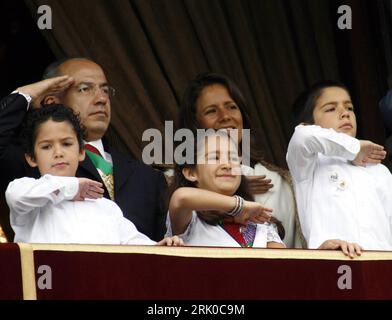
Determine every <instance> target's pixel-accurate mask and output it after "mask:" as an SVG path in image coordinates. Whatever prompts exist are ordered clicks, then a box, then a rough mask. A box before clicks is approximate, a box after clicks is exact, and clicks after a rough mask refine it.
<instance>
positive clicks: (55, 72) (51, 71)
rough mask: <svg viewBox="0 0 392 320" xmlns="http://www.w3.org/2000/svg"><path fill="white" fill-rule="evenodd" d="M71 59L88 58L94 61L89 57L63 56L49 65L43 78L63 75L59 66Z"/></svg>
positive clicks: (87, 59)
mask: <svg viewBox="0 0 392 320" xmlns="http://www.w3.org/2000/svg"><path fill="white" fill-rule="evenodd" d="M71 60H86V61H91V62H94V61H93V60H91V59H89V58H87V57H72V58H69V57H68V58H63V59H60V60H57V61H54V62H52V63H51V64H50V65H48V66H47V67H46V69H45V71H44V73H43V75H42V79H49V78H54V77H59V76H62V74H60V72H59V67H60V66H61V65H62V64H63V63H65V62H67V61H71Z"/></svg>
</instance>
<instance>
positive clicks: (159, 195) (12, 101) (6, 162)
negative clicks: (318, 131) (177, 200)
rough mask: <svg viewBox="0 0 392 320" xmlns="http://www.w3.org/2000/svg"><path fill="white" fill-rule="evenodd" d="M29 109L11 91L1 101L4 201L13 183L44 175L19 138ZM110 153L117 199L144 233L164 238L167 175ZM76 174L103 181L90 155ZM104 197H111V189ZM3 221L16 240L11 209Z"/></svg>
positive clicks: (0, 215) (1, 217) (0, 156)
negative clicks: (32, 164)
mask: <svg viewBox="0 0 392 320" xmlns="http://www.w3.org/2000/svg"><path fill="white" fill-rule="evenodd" d="M26 109H27V102H26V99H25V98H24V97H23V96H21V95H19V94H11V95H9V96H7V97H5V98H4V99H2V100H1V101H0V187H1V195H2V198H3V199H2V200H3V201H4V193H5V190H6V188H7V186H8V183H9V182H11V181H12V180H14V179H16V178H21V177H25V176H28V177H34V178H38V177H39V176H40V175H39V172H38V170H36V169H35V168H31V167H30V166H29V165H28V164H27V162H26V161H25V159H24V151H23V148H22V146H21V144H20V141H19V139H18V138H17V137H18V135H19V131H20V127H21V124H22V122H23V119H24V117H25V115H26ZM108 152H110V154H111V156H112V160H113V175H114V194H115V202H116V203H117V204H118V206H119V207H120V208H121V210H122V211H123V214H124V216H125V217H126V218H128V219H129V220H131V221H132V222H133V223H134V224H135V225H136V227H137V229H138V230H139V231H140V232H142V233H144V234H146V235H147V236H149V237H150V238H151V239H153V240H156V241H158V240H161V239H162V238H163V236H164V233H165V230H166V228H165V218H166V207H165V205H164V203H165V199H164V197H165V196H166V191H167V185H166V180H165V178H164V176H163V174H162V173H161V172H159V171H157V170H154V169H152V168H151V167H149V166H147V165H145V164H143V163H141V162H139V161H136V160H135V159H133V158H131V157H130V156H127V155H124V154H121V153H118V152H116V151H115V150H108ZM76 176H77V177H85V178H90V179H94V180H97V181H100V182H102V180H101V177H100V175H99V173H98V171H97V170H96V169H95V167H94V165H93V163H92V162H91V160H90V159H89V157H87V156H86V159H85V160H84V161H83V162H81V163H80V165H79V168H78V171H77V173H76ZM104 196H105V197H106V198H108V199H110V197H109V194H108V192H107V190H105V195H104ZM0 222H1V224H2V225H3V227H4V229H5V230H6V232H7V231H8V232H7V236H8V239H13V236H10V232H9V231H10V228H9V213H8V212H4V211H3V212H0Z"/></svg>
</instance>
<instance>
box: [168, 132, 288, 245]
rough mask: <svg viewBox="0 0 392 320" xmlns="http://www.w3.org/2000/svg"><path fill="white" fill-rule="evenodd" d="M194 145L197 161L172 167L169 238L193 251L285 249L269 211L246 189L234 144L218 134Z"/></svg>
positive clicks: (226, 136) (223, 135)
mask: <svg viewBox="0 0 392 320" xmlns="http://www.w3.org/2000/svg"><path fill="white" fill-rule="evenodd" d="M198 144H199V148H197V150H196V152H195V156H196V159H194V160H196V161H194V162H193V163H185V164H183V165H179V164H177V165H176V168H175V177H174V182H173V185H172V188H173V190H175V191H174V192H173V194H172V196H171V198H170V204H169V217H168V234H169V235H173V234H176V235H180V237H181V238H182V239H183V240H184V242H185V244H187V245H193V246H216V247H259V248H266V247H268V248H285V245H284V243H283V242H282V240H281V237H280V236H279V234H278V229H277V226H276V224H278V225H279V226H280V227H281V228H282V229H283V227H282V226H281V223H280V222H279V221H277V220H276V219H274V218H272V217H271V213H272V209H269V208H266V207H264V206H263V205H261V204H260V203H258V202H254V201H253V198H252V196H251V195H250V193H249V191H248V190H247V187H246V181H245V180H244V179H242V177H241V169H240V161H239V157H238V149H237V145H236V144H235V142H234V141H233V139H231V138H230V137H228V135H227V134H224V132H222V133H221V134H219V132H218V133H217V134H212V135H208V136H207V137H206V139H205V141H198ZM273 222H275V223H276V224H275V223H273ZM282 231H283V230H282ZM283 236H284V231H283V234H282V238H283Z"/></svg>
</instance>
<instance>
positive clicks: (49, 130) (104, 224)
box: [6, 105, 183, 245]
mask: <svg viewBox="0 0 392 320" xmlns="http://www.w3.org/2000/svg"><path fill="white" fill-rule="evenodd" d="M24 140H25V148H26V154H25V158H26V160H27V162H28V164H29V165H30V166H32V167H38V169H39V172H40V174H41V178H39V179H34V178H21V179H16V180H14V181H12V182H11V183H10V184H9V186H8V188H7V191H6V200H7V203H8V206H9V208H10V220H11V226H12V228H13V229H14V231H15V240H14V241H15V242H28V243H83V244H87V243H94V244H139V245H151V244H156V242H155V241H152V240H151V239H149V238H148V237H147V236H146V235H144V234H142V233H140V232H138V231H137V229H136V227H135V225H134V224H133V223H132V222H131V221H129V220H127V219H125V218H124V217H123V214H122V212H121V210H120V208H119V207H118V206H117V205H116V204H115V203H114V202H113V201H111V200H108V199H105V198H103V192H104V190H103V188H102V184H101V183H100V182H97V181H93V180H90V179H87V178H76V177H75V174H76V170H77V168H78V165H79V161H82V160H83V159H84V157H85V151H84V148H83V130H82V128H81V126H80V123H79V119H78V117H77V116H76V115H75V114H74V113H73V112H72V110H71V109H70V108H67V107H65V106H62V105H54V106H46V107H43V108H40V109H37V110H33V111H31V112H30V113H29V115H28V118H27V121H26V126H25V129H24ZM157 244H158V245H182V244H183V242H182V240H181V239H179V238H178V237H175V238H166V239H164V240H162V241H160V242H158V243H157Z"/></svg>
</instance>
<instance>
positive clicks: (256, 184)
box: [243, 175, 274, 194]
mask: <svg viewBox="0 0 392 320" xmlns="http://www.w3.org/2000/svg"><path fill="white" fill-rule="evenodd" d="M243 178H245V179H246V181H247V183H248V186H249V191H250V193H251V194H263V193H266V192H268V191H269V189H271V188H272V187H273V186H274V185H273V184H272V183H271V179H267V177H266V176H265V175H262V176H244V177H243Z"/></svg>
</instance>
